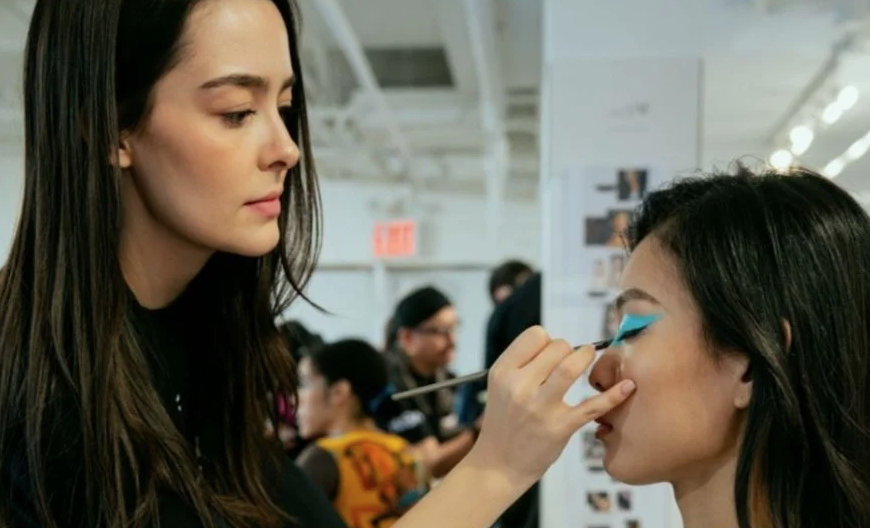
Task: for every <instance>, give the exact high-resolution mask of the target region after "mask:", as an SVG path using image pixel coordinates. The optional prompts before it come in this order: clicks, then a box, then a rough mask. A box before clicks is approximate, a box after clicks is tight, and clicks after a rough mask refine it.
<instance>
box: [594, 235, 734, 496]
mask: <svg viewBox="0 0 870 528" xmlns="http://www.w3.org/2000/svg"><path fill="white" fill-rule="evenodd" d="M620 286H621V290H622V294H621V300H622V302H621V303H620V302H619V301H618V302H617V304H618V305H619V306H618V309H617V311H618V312H619V317H620V318H621V317H622V316H623V315H624V314H635V315H660V316H661V318H660V319H658V320H657V321H656V322H654V323H653V324H651V325H650V326H648V327H647V328H646V329H645V330H644V331H643V332H641V333H640V334H639V335H637V336H636V337H633V338H631V339H628V340H627V341H626V342H625V343H624V344H623V345H622V346H619V347H616V348H611V349H610V350H608V351H607V353H605V355H604V356H603V357H602V358H601V360H600V361H599V362H598V363H597V364H596V365H595V367H594V368H593V370H592V373H591V375H590V382H591V383H592V384H593V385H594V386H596V387H598V388H600V389H602V388H608V387H611V386H613V384H614V383H616V382H618V381H620V380H621V379H624V378H628V379H632V380H634V381H635V383H637V391H636V392H635V394H634V395H633V396H632V397H631V398H630V399H629V400H628V401H627V402H626V403H625V404H623V405H621V406H620V407H618V408H617V409H615V410H614V411H612V412H611V413H609V414H608V415H606V416H604V417H603V418H602V420H603V421H605V422H606V423H609V424H610V425H612V427H613V429H612V431H610V432H609V433H605V434H603V435H602V437H601V439H602V442H603V443H604V446H605V448H606V455H605V459H604V466H605V469H606V470H607V471H608V472H609V473H610V474H611V475H612V476H613V478H615V479H617V480H619V481H622V482H626V483H631V484H648V483H653V482H662V481H667V482H679V481H683V480H691V479H700V480H703V479H704V478H709V477H710V475H711V474H712V473H713V472H715V471H716V470H717V469H718V468H721V467H724V466H726V465H727V464H728V463H731V462H733V460H734V457H735V456H736V450H737V445H738V439H739V436H740V430H741V425H742V421H743V414H744V413H743V411H742V409H744V408H745V407H746V406H747V405H748V403H749V397H750V395H751V381H749V380H747V379H746V376H745V374H746V372H747V369H748V361H747V359H746V356H745V355H743V354H738V353H726V354H724V355H722V356H721V357H719V359H718V360H717V359H716V358H715V356H714V353H713V352H714V351H713V350H711V345H710V344H709V343H708V341H707V340H706V339H705V336H704V334H703V332H702V320H701V314H700V312H699V309H698V307H697V305H696V304H695V300H694V299H693V297H692V296H691V295H690V293H689V291H688V289H687V287H686V286H685V284H684V282H683V279H682V276H681V275H680V273H679V271H678V269H677V267H676V265H675V263H674V262H673V261H672V260H671V257H670V256H669V255H668V254H667V253H666V250H665V249H663V247H662V246H661V245H660V244H659V242H658V241H657V240H656V239H655V238H652V237H648V238H647V239H645V240H644V241H643V242H642V243H641V244H640V245H639V246H638V247H637V248H636V249H635V251H634V252H633V253H632V255H631V258H630V259H629V261H628V263H627V265H626V267H625V271H624V272H623V274H622V278H621V281H620ZM620 304H621V305H620Z"/></svg>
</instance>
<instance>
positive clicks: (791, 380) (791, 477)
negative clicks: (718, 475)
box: [629, 165, 870, 528]
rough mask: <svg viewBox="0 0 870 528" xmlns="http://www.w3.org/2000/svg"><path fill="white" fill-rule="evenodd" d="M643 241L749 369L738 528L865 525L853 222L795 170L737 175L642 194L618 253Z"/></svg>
mask: <svg viewBox="0 0 870 528" xmlns="http://www.w3.org/2000/svg"><path fill="white" fill-rule="evenodd" d="M649 236H654V237H656V239H658V240H659V241H661V242H662V244H663V247H665V248H666V249H667V250H668V251H669V252H670V253H671V254H672V255H673V256H674V257H675V260H676V262H677V263H678V265H679V267H680V270H681V272H682V275H683V277H684V279H685V281H686V284H687V285H688V288H689V290H690V291H691V293H692V294H693V296H694V298H695V300H696V301H697V304H698V306H699V307H700V310H701V312H702V319H703V321H704V330H705V333H706V334H707V338H708V339H709V341H710V342H711V344H713V345H714V346H713V347H712V348H714V349H716V350H729V351H739V352H742V353H745V354H747V355H748V357H749V359H750V365H751V367H750V374H751V376H752V390H753V394H752V401H751V403H750V405H749V408H748V412H747V418H746V419H747V422H746V424H745V432H744V436H743V439H742V445H741V447H740V451H739V458H738V468H737V475H736V483H735V489H734V495H735V496H734V498H735V503H736V506H737V514H738V519H739V525H740V528H750V527H757V526H765V527H768V528H801V527H804V528H815V527H817V526H825V527H829V528H857V527H859V526H861V527H863V526H870V393H868V377H870V362H868V359H870V358H868V353H870V350H868V346H870V340H868V329H870V326H868V314H870V218H868V216H867V214H866V213H865V211H864V210H863V209H862V208H861V206H860V205H859V204H858V203H857V202H856V201H855V200H854V199H853V198H852V197H851V196H849V194H848V193H847V192H845V191H844V190H842V189H841V188H839V187H838V186H837V185H835V184H834V183H833V182H831V181H829V180H827V179H825V178H823V177H821V176H819V175H818V174H815V173H813V172H811V171H809V170H804V169H796V170H793V171H791V172H789V173H787V174H781V173H776V172H760V173H753V172H752V171H750V170H749V169H747V168H745V167H743V166H739V165H738V167H737V169H736V171H734V173H733V174H714V175H712V176H709V177H702V178H693V179H688V180H682V181H678V182H677V183H675V184H673V185H671V186H670V187H668V188H665V189H663V190H660V191H657V192H654V193H651V194H650V195H649V196H647V198H646V199H645V200H644V203H643V204H642V205H641V207H640V208H639V210H638V211H637V214H636V216H635V219H634V224H633V226H632V228H631V229H630V230H629V245H630V247H631V248H632V249H633V248H635V247H636V246H637V245H638V244H639V243H640V242H641V241H642V240H644V239H645V238H646V237H649ZM783 321H787V322H788V324H789V325H790V329H791V341H790V343H789V342H788V338H787V333H786V332H787V330H786V325H784V324H783Z"/></svg>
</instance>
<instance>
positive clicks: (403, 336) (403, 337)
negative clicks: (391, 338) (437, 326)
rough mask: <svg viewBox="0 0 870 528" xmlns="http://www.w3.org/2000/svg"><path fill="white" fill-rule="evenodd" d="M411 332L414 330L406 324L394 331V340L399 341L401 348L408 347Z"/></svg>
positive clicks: (411, 335) (406, 348)
mask: <svg viewBox="0 0 870 528" xmlns="http://www.w3.org/2000/svg"><path fill="white" fill-rule="evenodd" d="M413 333H414V331H413V330H411V329H410V328H408V327H406V326H403V327H401V328H399V331H398V332H396V342H397V343H399V346H400V347H401V348H402V350H405V351H407V350H408V348H409V347H410V345H411V339H412V338H413V337H414V336H413Z"/></svg>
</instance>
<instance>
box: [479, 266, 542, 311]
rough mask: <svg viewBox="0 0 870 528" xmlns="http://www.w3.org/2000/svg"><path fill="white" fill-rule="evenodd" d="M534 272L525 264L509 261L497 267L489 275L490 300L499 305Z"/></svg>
mask: <svg viewBox="0 0 870 528" xmlns="http://www.w3.org/2000/svg"><path fill="white" fill-rule="evenodd" d="M533 273H534V270H532V267H531V266H529V265H528V264H526V263H525V262H522V261H519V260H509V261H507V262H504V263H502V264H500V265H499V266H497V267H496V268H495V269H493V270H492V272H491V273H490V275H489V298H490V299H491V300H492V303H493V304H495V305H499V304H500V303H501V302H502V301H504V300H505V299H507V298H508V297H509V296H510V294H511V293H513V291H514V290H515V289H516V288H518V287H519V286H521V285H522V284H523V282H525V281H526V279H528V278H529V277H531V276H532V274H533Z"/></svg>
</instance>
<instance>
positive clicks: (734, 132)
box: [0, 0, 870, 197]
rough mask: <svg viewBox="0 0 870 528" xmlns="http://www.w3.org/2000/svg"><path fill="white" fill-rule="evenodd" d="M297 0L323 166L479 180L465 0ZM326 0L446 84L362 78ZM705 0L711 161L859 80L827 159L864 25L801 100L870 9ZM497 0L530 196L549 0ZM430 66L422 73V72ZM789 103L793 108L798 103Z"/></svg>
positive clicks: (15, 24) (512, 123)
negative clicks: (397, 84) (544, 3)
mask: <svg viewBox="0 0 870 528" xmlns="http://www.w3.org/2000/svg"><path fill="white" fill-rule="evenodd" d="M299 1H300V4H301V7H302V10H303V15H304V18H303V42H302V47H303V54H304V55H303V61H304V63H305V64H306V69H307V70H308V71H306V75H307V79H309V80H311V81H314V82H313V83H311V84H310V85H309V87H311V86H312V85H314V87H313V88H312V92H314V93H312V94H311V95H312V99H313V100H314V101H315V103H314V108H313V109H312V115H313V117H314V119H313V122H314V130H313V132H314V134H315V139H316V142H315V145H316V147H315V153H316V155H317V157H318V165H319V168H320V171H321V173H322V174H323V175H324V177H333V178H353V179H361V180H362V179H367V180H374V181H383V180H384V179H385V178H386V179H391V180H393V181H400V180H401V181H412V182H413V184H414V186H417V187H419V188H446V189H449V190H455V191H456V192H483V190H484V178H483V162H484V139H485V134H484V123H483V120H482V119H481V114H480V98H479V95H478V94H479V92H480V86H479V82H478V72H477V68H476V63H475V60H474V55H473V53H472V48H471V42H472V39H471V36H470V33H469V21H468V19H467V16H466V13H465V11H464V8H463V1H462V0H437V1H432V0H365V1H364V2H363V1H360V0H299ZM332 1H335V2H336V3H337V5H338V6H339V7H340V8H341V10H342V11H343V15H344V17H345V20H346V21H348V22H349V28H350V29H351V32H350V36H351V37H355V40H357V41H358V42H359V43H360V45H361V47H362V48H363V49H365V50H366V52H368V53H367V54H368V56H369V58H370V59H371V62H370V64H369V66H371V67H372V69H373V71H374V72H375V74H376V77H378V76H381V77H380V78H386V77H384V76H388V75H391V74H395V73H397V72H390V71H389V68H387V69H386V70H384V68H383V67H382V66H381V67H379V66H378V64H377V62H376V60H375V59H373V58H372V57H374V54H375V53H376V52H377V51H378V50H381V51H383V50H405V52H406V53H409V54H412V55H413V54H414V53H419V52H420V50H421V49H431V50H434V53H435V54H436V55H437V54H438V53H439V52H438V50H443V53H444V58H446V66H447V69H448V70H447V73H448V74H449V75H448V76H447V78H448V79H449V80H450V81H452V83H451V85H450V86H447V87H439V88H431V87H430V88H420V87H405V88H388V89H383V90H381V91H379V92H376V93H372V92H370V91H365V90H359V89H358V83H357V81H356V80H355V79H356V77H355V76H354V74H353V72H352V70H351V69H350V68H349V67H348V62H349V61H348V60H347V59H346V58H345V57H344V54H343V53H342V50H341V42H346V40H342V39H341V38H339V37H343V38H344V39H346V38H347V37H348V33H342V32H340V31H336V30H335V28H336V26H335V25H334V20H331V21H330V22H329V23H327V21H326V20H325V19H324V17H323V16H322V15H323V13H324V11H323V6H324V5H327V4H328V3H329V2H332ZM565 1H570V0H565ZM707 1H708V7H709V9H710V23H709V24H708V25H707V27H705V28H703V32H704V37H705V40H706V47H707V49H706V52H705V66H704V68H705V78H704V111H703V113H704V117H703V128H704V141H703V144H704V151H705V158H706V161H707V162H724V161H728V160H730V159H732V158H734V157H737V156H742V155H763V156H767V155H769V154H770V152H771V151H772V150H773V149H774V148H778V147H781V146H783V147H784V146H786V143H785V142H784V141H785V138H786V135H787V131H788V128H790V127H791V126H794V125H797V124H800V123H801V122H802V121H803V120H804V119H805V118H806V117H807V116H808V114H809V113H811V112H812V111H818V110H820V108H821V107H822V106H823V105H824V104H826V102H828V100H829V98H830V97H832V96H833V92H834V91H835V89H837V88H839V87H840V86H843V85H845V84H852V85H854V86H856V87H857V88H859V90H860V91H861V97H860V98H859V100H858V103H857V104H856V105H855V107H854V108H853V110H852V111H850V112H847V113H846V114H845V115H844V116H843V118H842V119H841V120H840V121H839V122H838V123H836V124H835V125H834V126H832V127H830V128H829V129H827V130H824V131H819V132H817V137H816V140H815V142H814V144H813V145H812V146H811V148H810V149H809V150H808V152H807V153H806V154H805V155H804V157H803V158H802V161H803V162H806V163H808V164H810V165H812V166H814V167H816V168H821V167H822V166H824V165H825V164H826V163H827V162H828V161H830V160H831V159H833V158H834V157H836V156H838V155H839V154H841V153H842V152H843V151H844V150H846V149H847V148H848V147H849V145H850V144H851V143H852V142H853V141H855V140H856V139H858V138H859V137H860V136H862V135H863V134H865V133H867V132H868V131H870V53H868V47H867V46H866V41H865V40H864V39H863V38H861V39H859V40H858V45H857V46H855V47H853V49H852V50H851V51H848V52H845V53H843V54H842V55H841V57H840V64H839V66H838V67H837V68H836V69H835V70H834V71H833V73H832V75H830V76H829V78H828V79H827V81H826V82H825V86H824V87H823V89H822V90H820V91H819V92H818V93H817V94H815V97H814V98H810V100H809V101H808V102H807V104H805V105H803V107H799V106H798V107H796V105H795V103H796V101H798V100H799V98H800V97H801V94H802V93H803V92H804V91H805V90H806V89H807V86H808V85H810V83H812V82H813V79H814V78H815V77H816V76H817V75H818V73H819V71H820V70H821V69H822V67H823V65H824V64H825V63H826V61H827V60H828V59H829V57H830V56H831V53H832V48H833V45H834V43H835V42H836V41H837V39H838V38H840V37H841V36H842V35H843V34H844V32H845V31H847V30H854V28H855V27H859V26H862V27H865V28H868V29H870V24H868V23H867V21H866V19H862V18H859V16H863V15H864V12H865V10H866V9H867V8H868V5H867V2H866V1H864V0H860V1H859V0H812V1H811V0H727V1H726V0H707ZM324 2H325V3H324ZM27 3H28V0H20V1H19V0H0V5H7V6H8V5H12V4H16V5H17V6H18V7H17V8H16V10H15V11H14V12H13V10H8V12H7V11H3V10H2V8H0V81H3V82H2V84H0V138H2V136H3V135H4V134H5V135H6V136H15V135H16V131H17V130H20V120H19V119H11V118H12V117H16V118H17V116H18V108H17V104H16V102H17V101H19V100H20V95H19V89H18V85H19V84H20V83H19V79H20V76H19V75H18V71H20V53H21V48H22V46H23V41H24V37H25V33H26V24H25V19H26V16H25V13H27V12H28V10H27V9H26V5H25V4H27ZM492 4H493V6H494V9H493V10H492V12H491V13H492V17H491V19H490V20H488V21H487V22H488V25H489V27H490V29H491V30H492V35H493V37H494V42H495V50H496V51H497V57H498V61H497V63H498V65H499V68H497V70H500V77H501V79H502V82H500V83H499V86H498V87H497V88H498V89H499V90H503V91H504V93H506V102H507V106H508V112H507V118H506V121H505V127H506V131H507V133H508V137H509V139H510V149H511V165H510V166H511V169H510V181H509V184H508V188H509V190H510V191H511V192H512V193H513V194H518V195H523V196H527V197H531V196H533V195H534V194H533V193H534V189H535V188H536V182H537V174H538V152H537V151H538V149H537V129H538V118H537V109H536V107H537V98H538V95H537V91H538V87H539V82H540V78H541V73H540V72H541V62H542V41H543V39H542V34H541V0H501V1H493V2H492ZM414 56H416V55H414ZM380 60H384V59H380ZM421 60H422V59H421ZM426 60H433V61H435V62H432V63H431V64H432V66H431V67H432V68H433V71H434V69H437V67H438V64H436V62H437V57H436V58H435V59H431V58H430V59H426ZM398 73H399V74H401V73H402V72H398ZM424 73H425V72H423V73H420V72H418V74H417V75H418V76H419V75H422V76H424V77H425V75H423V74H424ZM409 75H410V74H409ZM399 76H400V77H401V75H399ZM421 78H422V77H421ZM415 79H416V77H415ZM4 88H5V89H4ZM3 94H5V95H3ZM578 96H582V91H578ZM4 97H5V100H4V99H3V98H4ZM382 103H385V105H384V104H382ZM795 108H797V110H798V112H797V113H796V114H795V115H791V114H792V113H793V112H794V110H795ZM385 110H387V111H385ZM403 148H406V149H407V151H408V153H409V155H410V162H411V164H410V166H409V167H410V169H409V170H407V171H405V170H403V169H402V167H403V164H402V162H401V156H399V155H398V154H397V152H399V153H400V152H401V151H402V149H403ZM838 180H839V181H841V182H842V184H843V185H844V186H846V187H847V188H850V189H852V190H855V191H860V192H870V158H868V157H865V158H862V159H861V160H859V161H858V162H857V163H855V164H853V165H850V166H849V167H847V168H846V170H844V171H843V173H842V174H841V175H840V176H839V178H838Z"/></svg>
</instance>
